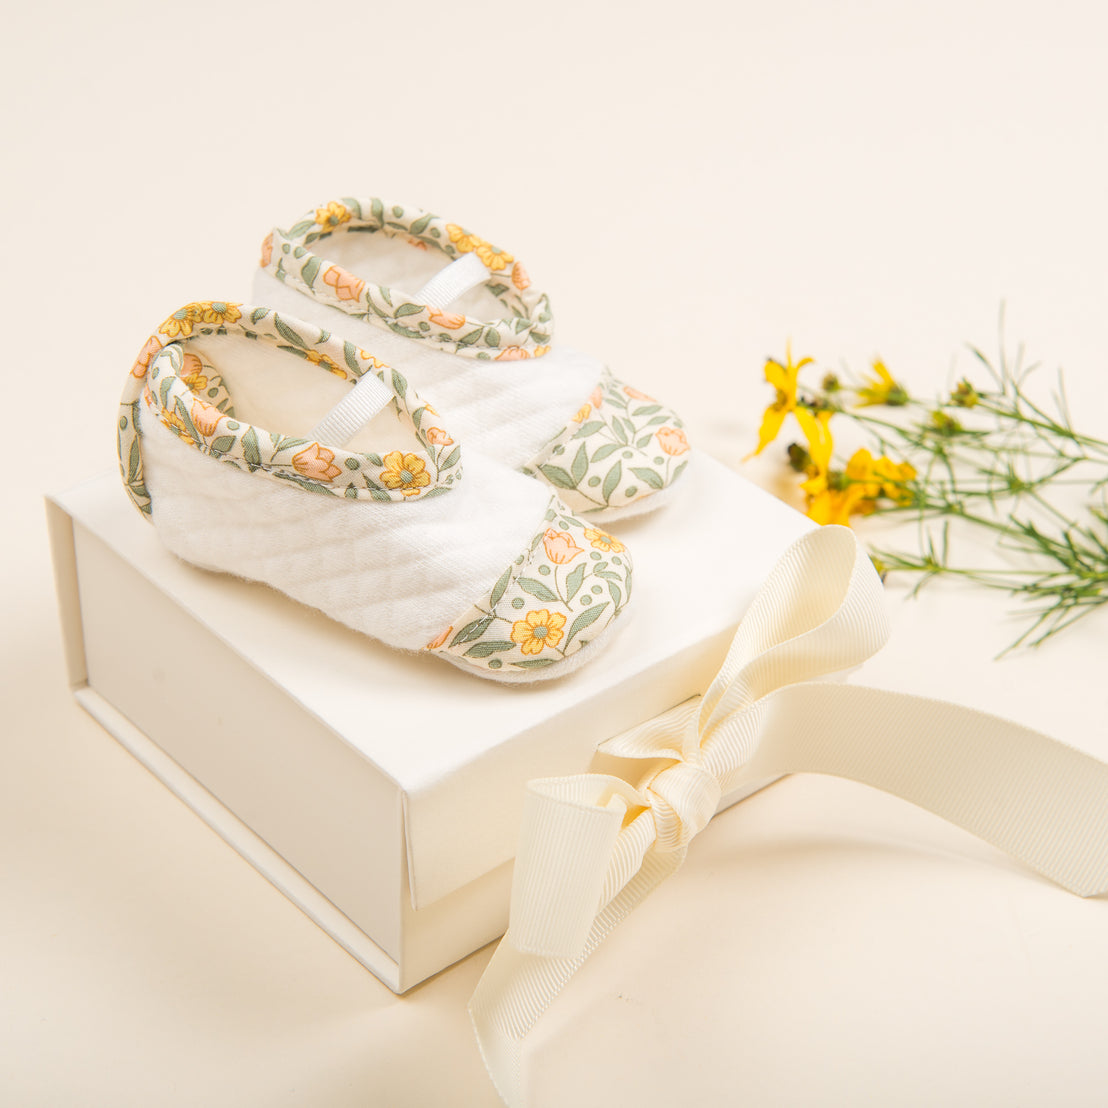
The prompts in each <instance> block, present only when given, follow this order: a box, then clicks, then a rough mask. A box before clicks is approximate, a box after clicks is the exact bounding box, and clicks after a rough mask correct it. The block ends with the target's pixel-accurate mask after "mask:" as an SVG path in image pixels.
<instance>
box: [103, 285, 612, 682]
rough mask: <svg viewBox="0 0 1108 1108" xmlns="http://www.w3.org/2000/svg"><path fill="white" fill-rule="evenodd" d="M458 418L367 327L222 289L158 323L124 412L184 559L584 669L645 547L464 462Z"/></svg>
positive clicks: (401, 639) (353, 613)
mask: <svg viewBox="0 0 1108 1108" xmlns="http://www.w3.org/2000/svg"><path fill="white" fill-rule="evenodd" d="M367 421H368V422H367ZM456 435H457V431H456V429H454V428H453V427H452V426H450V425H448V424H447V423H446V422H445V421H444V420H443V418H442V417H441V416H440V415H439V413H438V411H436V409H435V408H434V407H433V406H432V405H430V404H428V403H427V402H426V401H424V400H423V399H422V398H421V397H420V396H419V395H418V394H417V393H416V391H415V390H414V389H413V388H412V386H411V384H410V383H409V382H408V380H407V379H406V378H405V376H404V375H403V374H402V373H400V372H399V371H398V370H395V369H393V368H392V367H390V366H387V365H385V364H383V363H382V362H380V361H378V360H377V359H376V358H374V357H373V356H372V355H370V354H369V353H367V352H366V351H365V350H362V349H360V348H359V347H357V346H355V345H354V344H353V343H351V342H349V341H344V340H343V339H341V338H338V337H335V336H332V335H330V334H328V333H326V332H323V331H321V330H320V329H319V328H317V327H315V326H313V325H312V324H310V323H307V322H304V321H301V320H297V319H294V318H292V317H289V316H282V315H279V314H278V313H277V312H276V311H275V310H274V309H272V308H268V307H264V308H263V307H258V308H255V307H250V306H249V305H240V304H230V303H222V302H219V301H204V302H201V303H194V304H188V305H186V306H185V307H184V308H181V309H180V310H179V311H177V312H174V313H173V315H171V316H170V317H169V318H168V319H166V320H165V322H164V323H163V324H162V325H161V327H159V328H158V330H157V332H156V333H155V334H154V335H153V336H152V337H151V338H150V339H148V340H147V342H146V345H145V346H144V347H143V349H142V351H141V352H140V354H139V357H138V360H137V361H136V362H135V365H134V367H133V368H132V370H131V373H130V375H129V377H128V380H127V386H126V389H125V390H124V394H123V398H122V401H121V408H120V415H119V431H118V439H119V457H120V464H121V467H122V476H123V480H124V483H125V485H126V486H127V490H128V492H129V494H130V496H131V499H132V500H133V501H134V503H135V505H136V506H137V507H138V508H139V509H140V510H141V511H142V512H144V513H145V514H146V515H147V516H148V517H149V518H150V519H151V520H152V522H153V524H154V526H155V527H156V528H157V530H158V533H159V535H160V537H161V538H162V540H163V541H164V542H165V544H166V545H167V546H168V547H169V549H170V550H172V551H173V552H174V553H175V554H177V555H178V556H179V557H181V558H183V559H184V560H186V561H188V562H191V563H193V564H195V565H198V566H201V567H204V568H206V569H214V570H220V571H223V572H226V573H232V574H235V575H237V576H239V577H244V578H247V579H249V580H254V581H262V582H265V583H266V584H269V585H271V586H273V587H274V588H276V589H278V590H280V591H281V592H283V593H286V594H287V595H289V596H291V597H293V598H294V599H295V600H298V601H300V602H301V603H304V604H307V605H310V606H311V607H314V608H318V609H319V610H321V611H322V612H324V613H326V614H327V615H328V616H330V617H332V618H333V619H335V620H338V621H339V622H341V623H344V624H346V625H347V626H349V627H352V628H354V629H355V630H357V631H361V632H363V633H365V634H367V635H370V636H372V637H373V638H375V639H378V640H380V641H381V642H383V643H386V644H387V645H389V646H392V647H395V648H397V649H400V650H411V651H420V650H421V651H430V652H432V653H434V654H437V655H440V656H441V657H443V658H445V659H447V660H448V661H450V662H452V663H454V664H455V665H457V666H459V667H460V668H462V669H464V670H467V671H469V672H472V673H475V674H478V675H480V676H483V677H488V678H493V679H495V680H498V681H506V682H531V681H536V680H540V679H544V678H552V677H555V676H560V675H562V674H565V673H568V672H570V671H571V670H573V669H575V668H577V666H579V665H580V664H581V663H582V662H584V661H585V660H586V659H587V658H588V657H589V656H590V655H591V654H592V653H593V652H594V651H595V649H596V648H597V647H598V646H599V640H600V639H601V638H602V637H603V635H604V633H605V632H606V631H607V630H608V629H609V627H610V626H611V624H612V621H613V620H614V619H615V617H616V616H617V615H618V614H619V613H620V612H621V611H622V610H623V608H624V607H625V606H626V604H627V601H628V600H629V598H630V595H631V561H630V558H629V556H628V554H627V552H626V550H625V549H624V547H623V545H622V544H621V543H620V542H619V541H618V540H616V539H614V538H612V536H610V535H608V534H607V533H606V532H604V531H601V530H598V529H597V528H595V527H593V526H591V525H590V524H587V523H584V522H582V521H581V520H579V519H577V518H575V516H574V515H572V514H571V513H570V511H569V510H568V508H567V507H566V506H565V505H564V504H563V503H562V502H561V501H560V500H559V499H558V497H557V496H556V495H552V494H551V490H550V489H549V488H546V487H543V486H541V485H539V484H538V483H536V482H534V481H531V480H528V479H527V478H526V477H524V476H523V475H522V474H520V473H516V472H514V471H513V470H511V469H509V468H508V467H506V466H503V465H501V464H499V463H497V462H493V461H490V460H489V459H488V458H485V457H483V456H482V455H481V454H480V453H479V452H477V451H465V473H464V475H463V472H462V458H463V451H464V450H465V447H464V444H463V443H462V441H461V439H460V436H459V437H458V438H457V441H456V438H455V436H456Z"/></svg>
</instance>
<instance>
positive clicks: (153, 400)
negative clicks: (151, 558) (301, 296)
mask: <svg viewBox="0 0 1108 1108" xmlns="http://www.w3.org/2000/svg"><path fill="white" fill-rule="evenodd" d="M211 335H239V336H241V337H243V338H246V339H251V340H254V341H257V342H259V343H261V344H263V345H265V346H268V347H271V348H272V349H273V350H274V354H275V357H282V356H287V357H297V358H301V359H303V360H304V361H305V362H307V363H309V364H311V365H315V366H319V367H320V369H321V370H323V371H325V372H327V373H331V374H334V375H335V376H337V377H342V378H346V379H351V380H356V379H357V378H359V377H361V376H362V375H363V374H365V373H374V374H376V376H377V377H378V378H379V379H380V380H381V381H382V382H383V383H384V384H385V385H386V386H387V387H388V388H390V389H391V390H392V391H393V393H394V399H393V401H392V406H393V407H394V408H395V410H396V412H397V414H398V415H399V416H400V417H401V418H402V419H403V420H405V421H406V422H407V423H408V424H409V425H410V426H411V428H412V430H413V431H414V433H415V436H416V438H417V440H418V441H419V443H420V445H421V446H422V447H423V449H422V450H414V451H410V452H407V451H400V450H393V451H391V452H390V453H387V454H385V455H384V456H381V455H380V454H375V453H352V452H350V451H346V450H342V449H340V448H338V447H329V446H327V445H326V444H324V443H320V442H315V441H313V440H311V439H305V438H296V437H293V436H289V435H281V434H278V433H276V432H273V431H267V430H264V429H263V428H261V427H255V426H254V425H253V424H250V423H246V422H244V421H242V420H239V419H236V418H235V409H234V405H233V403H232V400H231V396H230V394H229V393H228V391H227V388H226V386H225V385H224V382H223V378H222V376H221V375H220V374H219V372H218V370H217V369H216V367H215V366H213V365H212V364H210V363H209V362H208V361H206V360H205V359H204V358H203V357H201V356H200V355H199V354H198V353H196V352H194V351H192V350H190V349H189V348H188V347H189V343H190V341H191V340H193V339H195V338H198V337H201V336H203V337H208V336H211ZM140 404H145V405H146V407H147V408H148V409H149V410H150V412H152V413H153V414H154V415H155V416H156V417H157V418H158V419H159V420H160V421H161V422H162V424H163V425H164V426H166V427H168V428H169V430H171V431H173V432H174V434H176V435H177V436H178V437H179V438H180V439H181V440H182V441H183V442H186V443H188V444H189V446H193V447H195V448H196V449H197V450H200V451H201V452H202V453H204V454H208V455H209V456H210V457H212V458H217V459H219V460H221V461H223V462H226V463H228V464H230V465H233V466H235V467H237V468H238V469H241V470H244V471H245V472H247V473H261V474H262V475H264V476H266V477H269V478H272V479H274V480H279V481H285V482H288V483H290V484H294V485H297V486H299V487H300V488H303V489H307V490H308V491H310V492H319V493H324V494H326V495H329V496H345V497H348V498H350V499H353V500H388V501H394V502H403V501H407V500H416V499H420V500H426V499H427V498H428V497H430V496H435V495H438V494H441V493H444V492H448V491H449V489H450V487H451V486H452V485H453V484H454V482H455V481H457V480H458V479H459V478H460V477H461V473H462V467H461V448H460V447H459V446H457V445H455V443H454V440H453V438H451V436H450V434H449V433H448V432H447V431H446V429H445V428H443V426H442V421H441V419H440V418H439V416H438V413H437V412H435V410H434V409H433V408H432V407H431V406H430V405H429V404H427V403H426V402H425V401H423V400H422V399H420V397H419V396H418V395H417V394H416V392H415V391H414V390H413V389H412V388H411V387H410V386H409V384H408V381H407V379H406V378H405V377H404V375H403V374H402V373H399V372H398V371H397V370H395V369H392V368H391V367H389V366H387V365H384V364H383V363H381V362H379V361H378V360H377V359H376V358H374V357H372V356H371V355H369V354H367V353H366V352H365V351H364V350H359V349H358V348H357V347H355V346H354V344H353V343H350V342H343V341H342V340H341V339H337V338H333V337H332V336H331V335H330V334H329V333H327V332H324V331H320V330H319V329H318V328H317V327H313V326H312V325H311V324H310V323H305V322H303V321H302V320H293V319H289V318H286V317H284V316H280V315H278V314H277V313H276V312H274V311H273V310H272V309H270V308H253V307H250V306H249V305H242V304H230V303H225V302H220V301H203V302H200V303H194V304H186V305H185V307H183V308H181V309H179V310H178V311H176V312H174V313H173V314H172V315H171V316H169V317H168V318H167V319H166V320H165V321H164V322H163V323H162V325H161V326H160V327H159V328H158V330H157V331H156V332H155V333H154V334H153V335H152V336H151V337H150V338H149V339H147V340H146V344H145V345H144V346H143V348H142V350H140V351H139V355H138V358H137V359H136V361H135V364H134V366H132V368H131V372H130V375H129V376H128V378H127V385H126V387H125V389H124V392H123V397H122V399H121V401H120V411H119V425H118V426H119V430H118V435H117V448H118V451H119V462H120V470H121V474H122V477H123V483H124V484H125V485H126V486H127V491H128V493H129V495H130V497H131V500H132V501H133V502H134V504H135V506H136V507H137V508H138V509H139V510H140V511H141V512H144V513H145V514H147V515H149V514H150V510H151V509H150V493H149V491H148V490H147V488H146V483H145V480H144V476H143V463H142V436H141V434H140V432H139V430H138V422H137V419H136V416H137V413H138V406H139V405H140Z"/></svg>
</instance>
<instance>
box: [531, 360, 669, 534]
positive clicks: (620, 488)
mask: <svg viewBox="0 0 1108 1108" xmlns="http://www.w3.org/2000/svg"><path fill="white" fill-rule="evenodd" d="M683 427H684V424H683V423H682V422H681V420H680V419H679V418H678V417H677V415H676V414H675V413H674V412H673V411H672V410H671V409H669V408H667V407H664V406H663V405H662V404H659V403H658V402H657V401H656V400H655V399H654V398H653V397H651V396H647V395H646V393H643V392H639V390H638V389H635V388H632V387H631V386H630V385H625V384H624V383H623V382H622V381H619V380H617V379H616V378H615V377H613V376H612V375H611V373H609V372H608V371H605V373H604V376H603V377H602V378H601V380H600V383H599V384H598V385H597V386H596V388H595V389H593V391H592V393H591V395H590V396H589V398H588V400H587V401H586V402H585V403H584V404H582V406H581V407H580V408H579V409H578V411H577V412H576V414H575V415H574V416H573V418H572V419H571V420H570V421H569V423H567V424H566V426H565V427H563V428H562V429H561V430H560V431H559V432H558V433H557V434H556V435H555V436H554V437H553V438H552V439H551V440H550V441H549V442H548V443H547V444H546V446H544V447H543V448H542V450H541V451H540V452H539V453H538V454H537V455H536V456H535V457H534V458H533V459H532V460H531V461H530V462H528V463H527V465H525V466H523V467H522V469H523V472H524V473H526V474H527V475H528V476H529V477H537V478H539V479H541V480H545V481H546V482H547V483H548V484H550V485H553V486H554V488H556V489H557V490H558V495H559V496H560V497H561V498H562V500H563V501H564V502H565V503H566V505H567V506H568V507H569V508H570V509H571V510H573V511H575V512H579V513H580V514H582V515H587V514H588V513H589V512H600V511H607V510H608V509H611V508H625V507H626V506H627V505H628V504H633V503H634V502H635V501H636V500H641V499H642V498H643V497H646V496H651V495H652V494H654V493H656V492H660V491H661V490H662V489H665V488H668V487H669V486H670V485H672V484H673V482H674V481H676V480H677V479H678V478H679V477H680V476H681V474H682V473H683V472H684V470H685V466H686V465H687V464H688V459H687V458H684V457H683V456H684V455H686V454H688V452H689V442H688V439H687V438H686V437H685V432H684V430H683Z"/></svg>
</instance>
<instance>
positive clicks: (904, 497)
mask: <svg viewBox="0 0 1108 1108" xmlns="http://www.w3.org/2000/svg"><path fill="white" fill-rule="evenodd" d="M873 474H874V476H875V477H877V478H879V479H880V481H881V491H882V492H883V493H884V494H885V495H886V496H887V497H888V498H889V499H890V500H893V501H895V502H896V503H897V504H911V502H912V490H911V489H909V488H907V485H908V482H909V481H914V480H915V478H916V469H915V466H913V465H911V464H909V463H908V462H901V463H900V464H899V465H898V464H897V463H896V462H894V461H893V460H892V459H891V458H878V459H877V461H876V462H874V463H873Z"/></svg>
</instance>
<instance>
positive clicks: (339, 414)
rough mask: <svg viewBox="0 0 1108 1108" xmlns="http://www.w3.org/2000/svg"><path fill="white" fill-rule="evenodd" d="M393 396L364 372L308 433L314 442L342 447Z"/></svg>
mask: <svg viewBox="0 0 1108 1108" xmlns="http://www.w3.org/2000/svg"><path fill="white" fill-rule="evenodd" d="M392 398H393V394H392V391H391V390H390V389H389V388H388V386H386V385H385V384H383V383H382V381H381V380H380V378H379V377H377V375H376V374H373V373H366V374H365V375H364V376H362V377H361V378H360V379H359V381H358V383H357V384H356V385H355V386H354V387H353V388H352V389H351V390H350V391H349V392H348V393H347V394H346V395H345V396H344V397H343V398H342V399H341V400H340V401H339V402H338V403H337V404H336V405H335V406H334V407H333V408H332V409H331V410H330V411H329V412H328V413H327V414H326V415H325V416H324V417H323V418H322V419H321V420H320V421H319V422H318V423H317V424H316V425H315V426H314V427H313V428H312V429H311V431H309V432H308V435H309V437H310V438H313V439H315V440H316V441H317V442H322V443H330V444H331V445H332V446H345V445H346V444H347V443H348V442H349V441H350V440H351V439H352V438H353V437H354V436H355V435H356V434H357V433H358V431H360V430H361V429H362V428H363V427H364V426H365V425H366V424H367V423H368V422H369V421H370V420H371V419H372V418H373V417H374V416H375V415H376V414H377V413H378V412H379V411H381V410H382V409H383V408H384V407H385V405H386V404H388V403H389V401H390V400H392Z"/></svg>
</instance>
